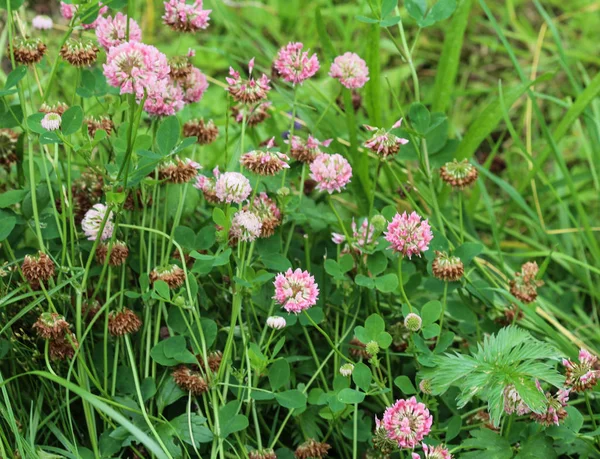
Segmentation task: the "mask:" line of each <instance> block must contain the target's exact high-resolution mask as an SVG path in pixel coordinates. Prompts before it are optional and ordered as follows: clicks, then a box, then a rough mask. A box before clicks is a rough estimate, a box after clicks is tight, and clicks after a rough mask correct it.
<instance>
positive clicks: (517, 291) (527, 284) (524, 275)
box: [510, 261, 544, 303]
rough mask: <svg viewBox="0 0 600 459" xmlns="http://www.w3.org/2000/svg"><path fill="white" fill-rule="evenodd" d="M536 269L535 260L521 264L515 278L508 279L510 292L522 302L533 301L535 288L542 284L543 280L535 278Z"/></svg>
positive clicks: (535, 293) (535, 295)
mask: <svg viewBox="0 0 600 459" xmlns="http://www.w3.org/2000/svg"><path fill="white" fill-rule="evenodd" d="M538 271H539V268H538V265H537V263H536V262H535V261H533V262H531V261H530V262H527V263H525V264H524V265H523V266H521V272H519V273H515V278H514V279H513V280H511V281H510V293H512V294H513V295H514V296H515V297H516V298H518V299H519V300H521V301H522V302H524V303H532V302H533V301H535V299H536V298H537V288H538V287H541V286H542V285H544V281H542V280H537V279H536V277H537V274H538Z"/></svg>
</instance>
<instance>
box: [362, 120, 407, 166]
mask: <svg viewBox="0 0 600 459" xmlns="http://www.w3.org/2000/svg"><path fill="white" fill-rule="evenodd" d="M401 125H402V118H400V119H399V120H398V121H396V122H395V123H394V125H393V126H392V129H397V128H399V127H400V126H401ZM364 127H365V129H366V130H367V131H371V132H372V133H373V134H372V135H371V137H370V138H369V140H367V141H366V142H365V143H364V144H363V145H364V146H365V148H368V149H369V150H371V151H372V152H374V153H377V154H378V155H379V156H381V157H382V158H383V159H385V158H388V157H390V156H393V155H395V154H396V153H398V152H399V151H400V146H401V145H406V144H407V143H408V139H404V138H402V137H398V136H396V135H394V134H392V133H391V130H392V129H390V130H389V131H386V130H385V129H383V128H376V127H373V126H369V125H368V124H365V125H364Z"/></svg>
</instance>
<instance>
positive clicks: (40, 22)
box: [31, 15, 54, 30]
mask: <svg viewBox="0 0 600 459" xmlns="http://www.w3.org/2000/svg"><path fill="white" fill-rule="evenodd" d="M31 25H32V27H33V28H34V29H38V30H50V29H51V28H52V26H53V25H54V22H52V18H51V17H50V16H46V15H38V16H36V17H34V18H33V19H32V20H31Z"/></svg>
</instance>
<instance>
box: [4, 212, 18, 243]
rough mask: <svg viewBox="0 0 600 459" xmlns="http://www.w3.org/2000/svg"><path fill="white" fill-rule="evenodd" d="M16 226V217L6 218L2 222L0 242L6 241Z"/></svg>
mask: <svg viewBox="0 0 600 459" xmlns="http://www.w3.org/2000/svg"><path fill="white" fill-rule="evenodd" d="M16 224H17V219H16V218H15V217H6V218H3V219H1V220H0V241H4V240H5V239H6V238H7V237H8V236H10V233H12V230H13V229H14V228H15V225H16Z"/></svg>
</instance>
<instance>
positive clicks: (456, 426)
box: [446, 416, 462, 443]
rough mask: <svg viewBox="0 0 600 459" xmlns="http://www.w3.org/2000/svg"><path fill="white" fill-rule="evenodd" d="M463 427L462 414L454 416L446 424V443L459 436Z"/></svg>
mask: <svg viewBox="0 0 600 459" xmlns="http://www.w3.org/2000/svg"><path fill="white" fill-rule="evenodd" d="M461 427H462V418H461V417H460V416H452V417H451V418H450V421H449V422H448V425H447V426H446V443H448V442H450V441H451V440H453V439H454V438H456V437H457V436H458V434H459V433H460V428H461Z"/></svg>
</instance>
